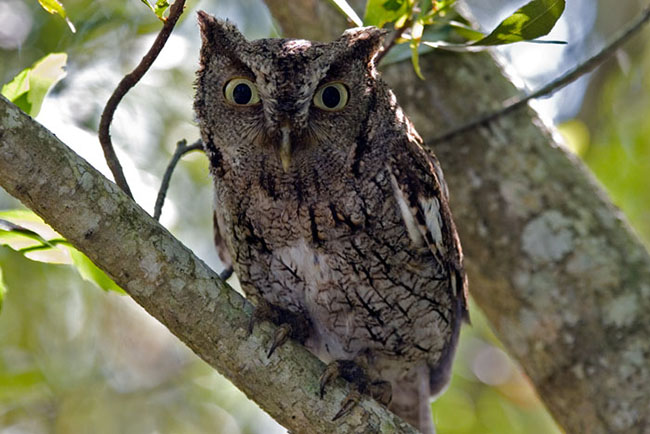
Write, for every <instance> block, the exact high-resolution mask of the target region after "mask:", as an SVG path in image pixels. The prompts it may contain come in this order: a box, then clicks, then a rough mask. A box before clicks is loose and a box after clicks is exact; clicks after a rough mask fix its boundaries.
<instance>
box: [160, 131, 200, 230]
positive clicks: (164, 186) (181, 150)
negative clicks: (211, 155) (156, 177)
mask: <svg viewBox="0 0 650 434" xmlns="http://www.w3.org/2000/svg"><path fill="white" fill-rule="evenodd" d="M199 150H203V142H202V141H201V139H199V140H197V141H196V142H194V143H192V144H191V145H190V146H187V140H185V139H183V140H181V141H179V142H178V143H176V151H174V155H172V158H171V160H169V164H168V165H167V169H165V174H164V175H163V179H162V182H161V183H160V190H158V196H157V197H156V205H155V206H154V211H153V218H154V220H160V214H161V213H162V207H163V205H164V204H165V197H166V196H167V190H169V182H170V181H171V179H172V174H173V173H174V169H175V168H176V165H177V164H178V162H179V161H180V160H181V157H183V155H185V154H187V153H189V152H192V151H199Z"/></svg>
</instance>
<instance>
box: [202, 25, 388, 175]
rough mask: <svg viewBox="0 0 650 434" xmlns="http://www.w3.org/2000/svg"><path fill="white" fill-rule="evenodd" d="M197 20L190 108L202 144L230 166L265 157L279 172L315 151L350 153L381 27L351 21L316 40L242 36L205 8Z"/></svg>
mask: <svg viewBox="0 0 650 434" xmlns="http://www.w3.org/2000/svg"><path fill="white" fill-rule="evenodd" d="M199 25H200V28H201V36H202V41H203V45H202V48H201V58H200V69H199V71H198V79H197V95H196V99H195V104H194V107H195V110H196V114H197V118H198V121H199V125H200V127H201V131H202V136H203V139H204V141H205V142H206V146H207V148H208V151H210V150H211V149H213V150H216V151H218V152H219V155H220V157H223V158H229V159H230V160H231V164H233V165H245V164H248V163H247V162H249V161H259V160H260V159H263V161H264V162H265V167H266V168H267V169H269V170H271V169H278V170H280V171H281V172H282V171H283V172H285V173H288V172H292V171H299V170H302V169H305V168H306V166H309V165H313V164H314V162H313V161H312V160H313V156H314V155H318V156H319V158H320V159H321V160H323V159H336V160H340V161H341V162H342V160H344V159H345V158H348V156H349V155H350V154H351V153H352V152H353V147H354V146H355V144H356V142H357V140H359V138H360V137H361V135H362V134H364V133H365V131H364V129H365V128H366V126H365V124H366V121H367V119H368V114H369V112H370V111H371V110H372V109H373V105H374V102H375V100H376V95H375V93H374V92H375V87H376V86H375V84H376V81H377V77H376V71H375V66H374V64H373V58H374V56H375V54H377V52H378V50H379V49H380V48H381V43H382V39H383V35H384V33H385V32H384V31H383V30H379V29H377V28H374V27H366V28H356V29H351V30H348V31H346V32H345V33H343V35H342V36H341V37H340V38H338V39H337V40H335V41H333V42H331V43H317V42H310V41H305V40H292V39H260V40H255V41H248V40H246V39H245V38H244V37H243V36H242V34H241V33H239V31H238V30H237V29H236V28H235V26H234V25H232V24H231V23H229V22H227V21H222V20H218V19H216V18H214V17H212V16H210V15H208V14H206V13H205V12H199ZM301 168H302V169H301Z"/></svg>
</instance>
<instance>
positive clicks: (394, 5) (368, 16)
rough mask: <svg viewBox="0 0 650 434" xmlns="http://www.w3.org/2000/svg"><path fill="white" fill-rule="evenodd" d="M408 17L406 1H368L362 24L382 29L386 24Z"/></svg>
mask: <svg viewBox="0 0 650 434" xmlns="http://www.w3.org/2000/svg"><path fill="white" fill-rule="evenodd" d="M408 15H410V10H409V2H408V1H407V0H368V2H367V3H366V12H365V13H364V15H363V24H364V25H366V26H377V27H382V26H383V25H384V24H386V23H390V22H392V21H396V20H398V19H405V18H404V17H405V16H406V18H408Z"/></svg>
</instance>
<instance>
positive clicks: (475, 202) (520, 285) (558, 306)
mask: <svg viewBox="0 0 650 434" xmlns="http://www.w3.org/2000/svg"><path fill="white" fill-rule="evenodd" d="M267 5H268V6H269V8H270V9H271V12H272V13H273V15H274V16H275V17H276V18H278V20H279V23H280V25H282V26H284V25H285V21H284V20H283V19H281V18H280V17H281V15H276V8H278V9H280V8H283V7H288V6H287V5H284V4H282V3H280V2H275V1H267ZM290 7H291V10H292V11H294V13H296V14H298V15H300V14H303V13H305V11H306V10H310V1H308V0H295V1H293V2H291V3H290ZM312 20H313V21H312V22H311V23H309V24H305V26H304V28H301V26H300V22H293V23H292V25H291V31H292V36H294V35H296V36H300V35H301V32H302V31H304V32H305V33H304V34H305V35H307V34H318V33H322V32H324V30H323V29H324V28H326V29H327V31H328V32H329V33H335V32H337V31H338V32H340V31H342V30H343V28H342V27H339V28H336V27H334V26H332V25H331V24H330V21H327V20H326V19H324V18H323V17H318V16H317V17H315V18H313V19H312ZM314 22H317V23H319V25H320V26H321V28H320V29H318V28H314V24H313V23H314ZM420 67H421V69H422V72H423V73H424V75H425V76H426V77H432V79H431V80H426V81H421V80H419V79H417V77H416V76H415V74H414V72H413V68H412V66H411V65H410V63H408V62H400V63H397V64H391V65H388V66H387V67H386V69H385V70H384V71H383V74H382V75H383V77H384V79H386V81H388V83H389V84H390V85H391V87H392V88H393V91H394V92H395V93H396V95H397V99H398V101H399V102H400V105H401V106H402V107H403V108H404V110H405V112H406V113H407V114H408V116H409V117H410V118H411V120H412V121H413V122H414V124H415V126H416V128H417V129H418V131H419V133H420V135H421V136H423V137H436V136H437V135H438V134H440V132H441V131H447V130H448V129H449V126H450V125H462V124H463V123H464V122H466V120H467V119H471V118H472V117H473V116H474V115H475V114H476V113H489V112H491V111H493V110H494V109H495V107H499V106H500V105H501V101H504V100H507V99H508V98H511V97H513V96H515V95H517V94H518V92H517V90H516V89H515V87H514V86H513V85H512V84H511V83H510V82H509V81H508V80H507V79H506V78H505V77H504V75H503V73H502V71H501V70H500V68H499V66H498V65H497V64H496V62H495V60H494V59H493V58H492V57H491V56H490V54H489V53H486V52H483V53H476V54H473V53H472V54H457V53H448V52H444V53H441V52H433V53H429V54H426V55H423V56H421V57H420ZM554 137H555V136H554V134H553V133H552V132H551V131H549V130H548V129H547V127H546V126H544V125H543V123H542V122H541V121H540V120H539V119H538V118H537V116H536V115H535V113H534V111H533V110H532V109H530V108H529V107H524V108H522V109H521V110H517V111H514V112H511V113H509V114H508V115H507V116H502V117H500V118H499V119H496V120H495V121H493V122H490V123H488V124H486V125H482V126H479V127H477V128H474V129H471V130H468V131H466V132H464V133H462V134H458V135H456V136H454V137H453V139H450V140H446V141H443V142H440V143H437V144H436V147H435V152H436V154H437V156H438V158H439V159H440V161H441V164H442V166H443V170H444V172H445V177H446V179H447V183H448V184H449V189H450V194H451V206H452V211H453V212H454V216H455V220H456V223H457V225H458V230H459V233H460V237H461V241H462V243H463V248H464V251H465V263H466V267H467V269H468V274H469V282H470V293H471V294H472V295H473V297H474V299H475V300H476V301H477V303H478V304H479V306H480V307H481V308H482V309H483V310H484V311H485V313H486V315H487V316H488V319H489V320H490V322H491V324H492V326H493V327H494V331H495V332H496V333H497V335H498V336H499V338H500V339H501V340H502V342H503V343H504V345H505V346H506V347H507V348H508V349H509V352H510V354H512V355H513V356H514V357H515V358H516V359H518V360H519V362H520V363H521V365H522V367H523V369H524V370H525V371H526V373H527V374H528V376H529V377H530V379H531V380H532V382H533V383H534V384H535V386H536V388H537V391H538V392H539V394H540V396H541V398H542V400H543V401H544V402H545V403H546V405H547V406H548V408H549V410H550V411H551V413H552V414H553V416H554V417H555V419H556V420H557V422H558V423H559V424H560V426H562V427H563V428H564V430H565V431H566V432H576V433H578V432H589V433H603V434H604V433H642V432H644V429H646V428H647V426H650V413H649V412H648V409H649V408H650V394H648V392H647V385H648V384H650V341H649V340H648V336H650V316H648V315H647V312H650V257H649V256H648V252H647V251H646V250H645V248H644V247H643V245H642V244H641V242H640V241H639V240H638V238H637V237H636V236H635V234H634V233H633V231H632V230H631V229H630V228H629V226H628V224H627V223H626V222H625V220H624V218H623V217H622V216H621V214H620V212H618V211H617V210H616V208H615V207H614V206H613V205H612V204H611V202H610V201H609V199H608V198H607V197H606V195H605V194H604V192H603V191H602V190H601V188H600V187H599V186H598V185H597V184H596V182H595V181H594V179H593V177H592V175H591V174H590V173H588V171H587V170H586V169H585V167H584V166H583V165H582V163H581V162H580V161H579V160H578V159H577V158H576V157H574V156H573V155H571V154H569V153H568V152H566V151H565V150H564V149H563V148H562V147H561V146H560V145H558V143H557V142H555V140H554Z"/></svg>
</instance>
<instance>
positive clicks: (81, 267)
mask: <svg viewBox="0 0 650 434" xmlns="http://www.w3.org/2000/svg"><path fill="white" fill-rule="evenodd" d="M68 250H69V251H70V257H71V258H72V263H73V264H74V266H75V267H76V269H77V271H78V272H79V274H80V275H81V277H83V279H84V280H87V281H89V282H92V283H94V284H95V285H97V286H98V287H99V288H101V289H103V290H104V291H115V292H119V293H120V294H125V292H124V290H123V289H122V288H120V287H119V286H117V284H116V283H115V282H113V280H112V279H111V278H110V277H108V276H107V275H106V273H104V272H103V271H102V270H100V269H99V268H98V267H97V266H96V265H95V264H93V262H92V261H91V260H90V259H88V257H87V256H86V255H84V254H83V253H81V252H80V251H79V250H77V249H75V248H74V247H68Z"/></svg>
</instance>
